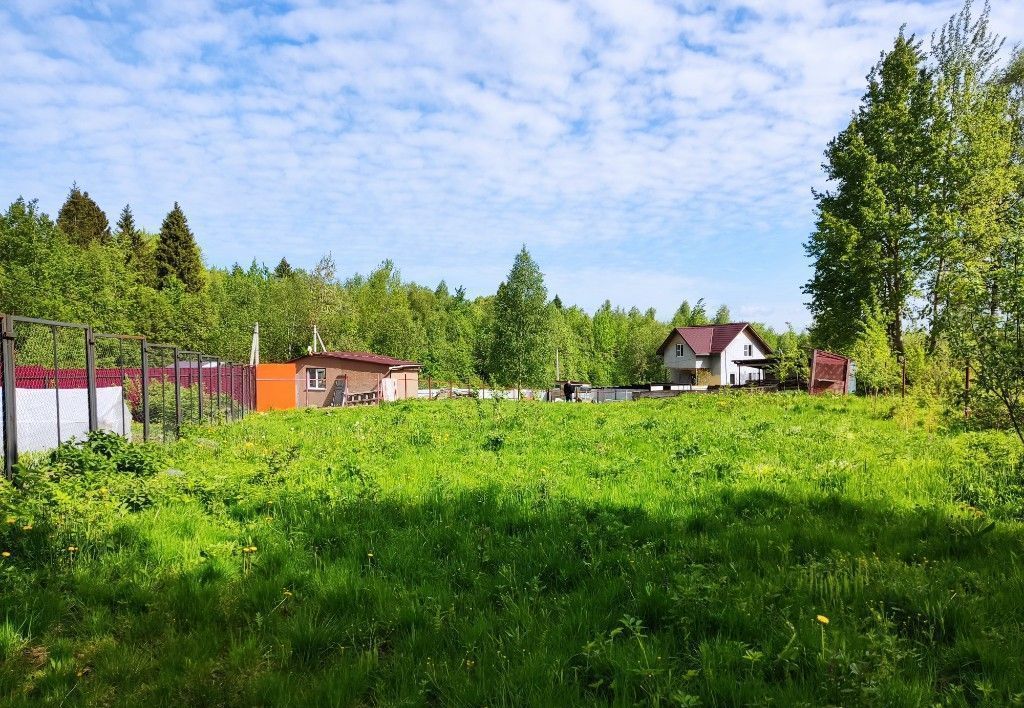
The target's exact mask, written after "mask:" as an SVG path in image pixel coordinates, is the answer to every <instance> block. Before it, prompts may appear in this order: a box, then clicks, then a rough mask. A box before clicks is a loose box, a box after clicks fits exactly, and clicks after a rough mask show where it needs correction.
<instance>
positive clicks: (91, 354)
mask: <svg viewBox="0 0 1024 708" xmlns="http://www.w3.org/2000/svg"><path fill="white" fill-rule="evenodd" d="M85 382H86V384H85V385H86V386H87V387H88V389H89V393H88V396H89V432H93V431H94V430H97V429H98V428H99V427H100V425H99V416H98V415H97V413H96V337H94V336H93V333H92V327H86V328H85Z"/></svg>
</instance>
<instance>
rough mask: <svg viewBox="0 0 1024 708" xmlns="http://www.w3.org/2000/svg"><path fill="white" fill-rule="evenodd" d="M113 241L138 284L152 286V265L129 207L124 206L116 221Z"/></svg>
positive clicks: (143, 239)
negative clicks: (137, 279)
mask: <svg viewBox="0 0 1024 708" xmlns="http://www.w3.org/2000/svg"><path fill="white" fill-rule="evenodd" d="M114 238H115V241H116V243H117V245H118V246H120V247H121V250H122V251H123V252H124V262H125V265H127V266H128V267H129V268H131V269H132V270H133V271H134V272H135V273H136V274H137V275H138V277H139V282H141V283H143V284H144V285H149V286H153V285H154V283H153V282H152V271H153V264H152V262H151V259H150V254H149V249H148V248H147V244H146V239H145V237H144V236H143V234H142V231H141V230H140V229H139V228H138V227H136V226H135V216H134V214H132V208H131V206H130V205H128V204H125V205H124V209H122V210H121V216H120V217H119V218H118V220H117V231H116V233H115V234H114Z"/></svg>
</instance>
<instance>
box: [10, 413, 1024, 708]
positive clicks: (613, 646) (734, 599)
mask: <svg viewBox="0 0 1024 708" xmlns="http://www.w3.org/2000/svg"><path fill="white" fill-rule="evenodd" d="M103 447H104V445H102V444H97V445H93V446H92V447H91V448H90V450H88V451H86V452H82V453H80V454H73V453H69V452H66V453H65V454H64V455H63V457H62V461H61V462H59V463H57V464H56V465H45V464H37V465H28V466H27V469H25V470H24V471H23V480H24V482H25V485H26V487H25V490H24V491H23V492H14V491H12V490H11V489H10V488H8V487H5V488H4V491H3V493H2V494H0V504H2V505H3V507H2V508H3V510H4V512H3V513H5V514H6V515H7V517H8V518H7V519H6V521H7V523H6V524H4V525H3V528H2V529H0V538H2V541H0V542H2V543H3V544H4V547H5V549H6V550H7V552H9V553H10V556H8V557H4V558H3V559H2V563H0V600H2V607H3V610H2V615H0V621H2V624H0V662H2V664H0V697H2V699H3V702H4V703H6V704H12V705H28V704H37V703H39V702H49V703H52V704H61V703H63V704H65V705H75V704H80V705H137V704H150V705H164V704H174V705H292V706H302V705H338V706H350V705H388V706H390V705H409V706H412V705H458V706H519V705H543V706H569V705H590V704H615V705H632V704H650V705H723V706H724V705H768V704H772V705H780V706H782V705H786V706H790V705H823V704H834V705H914V706H916V705H933V704H944V705H945V704H948V705H1006V704H1012V703H1014V702H1016V703H1022V702H1024V631H1022V630H1024V627H1022V624H1024V570H1022V568H1021V563H1022V559H1024V525H1022V520H1024V476H1022V467H1021V463H1020V451H1019V450H1018V448H1017V447H1015V442H1014V440H1013V439H1011V438H1010V436H1008V435H1004V434H1002V433H970V432H959V431H950V430H945V429H943V428H942V427H941V426H940V425H938V424H937V419H936V418H934V417H933V416H930V415H926V414H925V412H924V411H918V410H915V409H914V408H913V406H907V407H901V406H898V405H897V402H896V401H892V400H884V399H883V400H878V401H871V400H863V399H827V398H817V399H815V398H809V397H807V396H804V395H781V396H772V397H750V396H744V395H721V396H689V397H682V398H678V399H672V400H662V401H646V402H637V403H630V404H608V405H602V406H597V405H565V404H559V405H553V404H547V405H545V404H532V403H522V404H520V403H511V402H503V403H498V402H492V401H485V402H477V401H455V402H442V403H422V402H406V403H399V404H393V405H388V406H385V407H381V408H377V409H345V410H329V411H320V410H317V411H293V412H287V413H276V414H269V415H260V416H252V417H250V418H249V419H247V420H245V421H243V422H241V423H238V424H235V425H229V426H223V427H220V428H202V429H195V430H192V431H190V432H189V433H188V435H187V437H186V438H185V439H183V440H182V441H180V442H178V443H177V444H175V445H173V446H170V447H168V448H166V452H162V453H161V452H159V451H157V452H153V453H146V455H139V454H138V453H137V452H135V451H133V450H128V451H124V450H116V449H115V450H112V451H109V452H108V453H107V454H109V455H110V457H111V459H109V460H108V459H107V455H105V454H104V453H103V450H102V448H103ZM156 454H160V455H165V459H163V460H157V461H156V462H154V461H153V460H152V459H150V457H151V456H152V455H156ZM115 464H116V465H118V466H119V467H120V468H121V469H123V470H127V471H122V472H117V471H111V468H112V467H113V466H114V465H115ZM0 520H2V519H0ZM69 548H71V549H72V550H69ZM819 615H820V616H821V618H822V619H824V618H826V617H827V624H825V623H824V622H822V621H821V620H819V618H818V616H819Z"/></svg>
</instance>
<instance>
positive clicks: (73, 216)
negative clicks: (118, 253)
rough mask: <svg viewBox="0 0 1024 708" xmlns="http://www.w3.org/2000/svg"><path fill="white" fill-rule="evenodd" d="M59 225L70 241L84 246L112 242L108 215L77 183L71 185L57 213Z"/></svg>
mask: <svg viewBox="0 0 1024 708" xmlns="http://www.w3.org/2000/svg"><path fill="white" fill-rule="evenodd" d="M57 226H59V227H60V230H61V231H63V232H64V235H65V236H67V237H68V241H69V242H70V243H72V244H74V245H76V246H80V247H82V248H87V247H88V246H91V245H92V244H94V243H101V244H102V243H110V223H109V222H108V221H107V215H106V214H104V213H103V210H102V209H100V207H99V205H98V204H97V203H96V202H94V201H93V200H92V198H91V197H90V196H89V193H88V192H83V191H82V190H80V189H79V188H78V184H77V183H76V184H72V185H71V191H70V192H69V193H68V198H67V199H66V200H65V201H64V205H63V206H61V208H60V212H58V214H57Z"/></svg>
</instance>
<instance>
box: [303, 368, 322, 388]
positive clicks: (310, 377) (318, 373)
mask: <svg viewBox="0 0 1024 708" xmlns="http://www.w3.org/2000/svg"><path fill="white" fill-rule="evenodd" d="M306 389H307V390H309V391H326V390H327V369H313V368H309V369H306Z"/></svg>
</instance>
